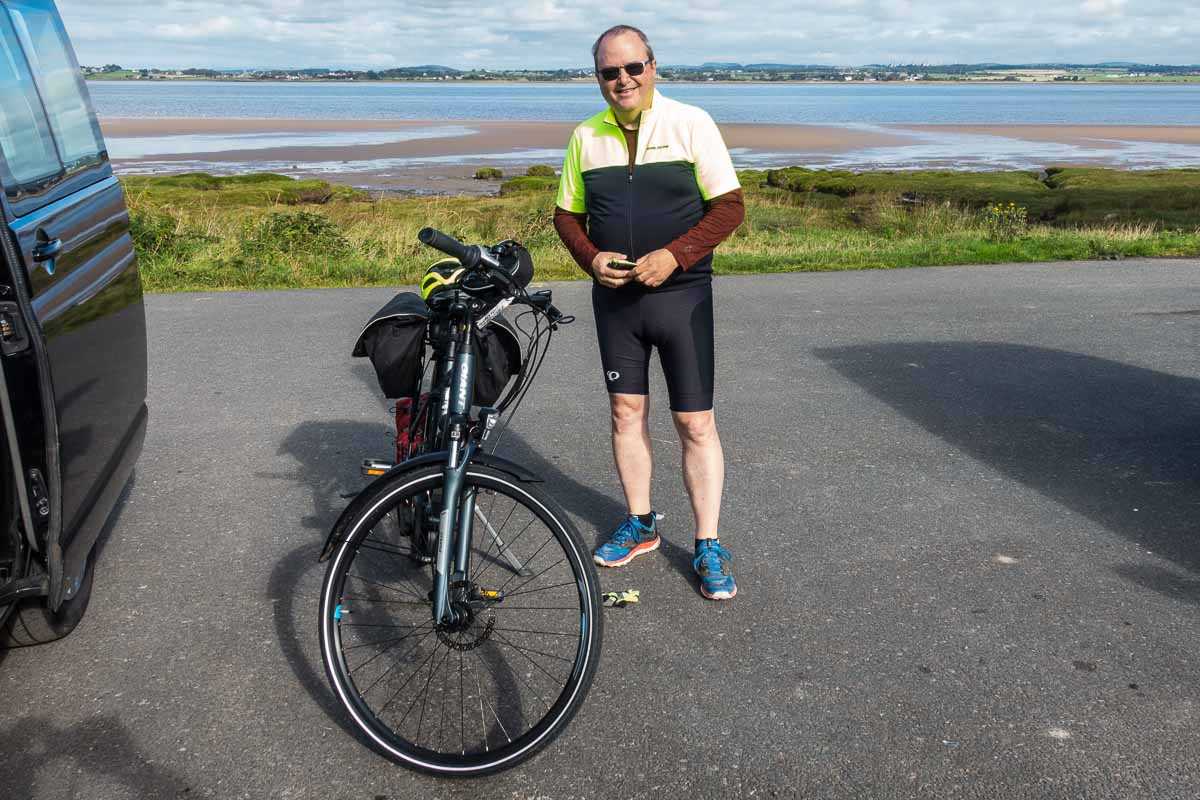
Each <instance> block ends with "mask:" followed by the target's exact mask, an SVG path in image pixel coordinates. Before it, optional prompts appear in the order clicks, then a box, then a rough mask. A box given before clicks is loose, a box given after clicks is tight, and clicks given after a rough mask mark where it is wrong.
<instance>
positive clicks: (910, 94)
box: [88, 81, 1200, 125]
mask: <svg viewBox="0 0 1200 800" xmlns="http://www.w3.org/2000/svg"><path fill="white" fill-rule="evenodd" d="M88 86H89V88H90V90H91V94H92V99H93V101H94V103H95V105H96V111H97V113H99V115H100V116H101V117H206V118H223V117H241V118H280V119H288V118H290V119H330V120H334V119H397V120H529V121H537V120H544V121H579V120H583V119H585V118H587V117H589V116H591V115H592V114H594V113H595V112H596V111H598V110H599V109H601V108H603V100H602V99H601V97H600V93H599V90H598V89H597V87H596V85H595V84H593V83H540V84H521V83H474V84H460V83H452V82H431V83H383V82H380V83H350V82H345V83H250V82H247V83H239V82H218V81H195V82H185V81H162V82H149V81H147V82H140V81H111V82H108V81H91V82H89V83H88ZM660 89H661V90H662V91H663V93H664V94H667V95H669V96H670V97H673V98H675V99H677V100H681V101H683V102H685V103H693V104H695V105H699V106H701V107H702V108H704V109H706V110H707V111H708V112H709V113H710V114H712V116H713V118H714V119H716V120H717V121H718V122H763V123H779V124H782V123H792V124H795V123H809V124H835V125H844V124H855V123H859V124H862V123H865V124H904V123H909V124H913V123H944V124H972V123H982V124H986V123H1025V124H1044V123H1052V124H1076V125H1131V124H1136V125H1200V84H1174V85H1155V84H1135V85H1080V84H1067V83H1045V84H1024V83H997V84H978V83H972V84H927V83H905V84H896V83H872V84H862V83H855V84H807V83H804V84H782V83H781V84H717V83H712V84H705V83H681V84H670V83H662V84H660Z"/></svg>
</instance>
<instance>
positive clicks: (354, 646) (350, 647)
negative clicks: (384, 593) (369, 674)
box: [342, 625, 425, 667]
mask: <svg viewBox="0 0 1200 800" xmlns="http://www.w3.org/2000/svg"><path fill="white" fill-rule="evenodd" d="M409 627H412V626H409ZM423 627H425V626H423V625H418V626H417V630H420V629H421V628H423ZM416 633H417V631H416V630H414V631H413V632H412V633H406V634H404V635H403V636H401V637H399V638H397V639H380V640H379V641H377V642H362V643H360V644H351V645H346V646H345V647H343V648H342V649H343V650H357V649H358V648H360V647H372V646H374V645H377V644H387V643H388V642H403V641H404V640H405V639H407V638H409V637H410V636H415V635H416ZM359 666H360V667H362V666H365V664H360V665H359Z"/></svg>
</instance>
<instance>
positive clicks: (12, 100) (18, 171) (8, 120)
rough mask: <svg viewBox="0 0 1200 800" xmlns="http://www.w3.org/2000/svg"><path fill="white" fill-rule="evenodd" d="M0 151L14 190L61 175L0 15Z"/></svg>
mask: <svg viewBox="0 0 1200 800" xmlns="http://www.w3.org/2000/svg"><path fill="white" fill-rule="evenodd" d="M0 151H3V153H4V160H5V161H6V162H7V163H8V171H9V173H11V175H12V178H13V181H14V182H15V184H16V185H15V186H9V187H7V189H8V193H9V194H10V195H17V194H19V193H20V190H21V187H26V186H30V185H37V184H40V183H43V182H45V181H47V180H49V179H50V178H53V177H54V176H56V175H58V174H59V173H61V172H62V164H61V163H60V162H59V160H58V153H57V152H55V149H54V142H53V141H52V140H51V138H50V129H49V127H48V125H47V123H46V117H45V115H44V114H43V113H42V104H41V102H40V101H39V100H38V94H37V89H36V88H34V85H33V77H32V76H31V75H30V72H29V64H28V63H27V62H26V61H25V56H24V54H23V53H22V52H21V48H20V46H19V45H18V44H17V37H16V34H15V32H14V31H13V28H12V26H11V25H9V24H8V21H7V20H5V19H4V18H3V16H2V15H0Z"/></svg>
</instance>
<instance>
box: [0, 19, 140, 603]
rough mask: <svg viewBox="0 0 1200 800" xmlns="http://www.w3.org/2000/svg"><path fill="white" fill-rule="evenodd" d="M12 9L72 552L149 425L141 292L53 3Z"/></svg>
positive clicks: (13, 81) (7, 66)
mask: <svg viewBox="0 0 1200 800" xmlns="http://www.w3.org/2000/svg"><path fill="white" fill-rule="evenodd" d="M0 9H2V10H3V13H0V49H2V50H3V53H2V55H3V59H2V63H0V73H2V74H0V108H2V109H3V113H2V114H0V118H2V119H0V127H2V128H3V130H0V150H2V151H3V156H4V166H3V169H0V183H3V186H4V205H5V209H6V211H7V217H8V223H9V225H10V227H11V229H12V231H13V233H14V234H15V236H16V241H17V246H18V249H19V251H20V259H21V261H22V265H23V267H24V269H25V273H26V277H27V285H28V291H29V294H30V301H31V305H32V308H33V313H34V316H35V317H36V319H37V323H38V325H39V326H40V329H41V331H40V332H41V335H42V336H43V337H44V341H45V349H46V353H47V356H48V361H49V371H50V379H51V383H52V384H53V395H54V400H55V406H56V409H57V422H58V438H59V451H60V474H61V505H60V507H61V523H62V524H61V530H62V532H61V535H60V542H61V545H62V547H63V549H64V551H65V550H66V549H67V548H68V547H69V545H70V544H71V541H72V539H73V538H74V537H75V536H77V535H78V534H79V533H80V529H81V525H82V524H83V522H84V520H85V519H86V518H87V517H88V514H89V512H90V511H91V510H92V507H93V506H94V505H95V503H96V500H97V498H98V497H99V496H100V495H101V493H102V492H103V491H104V490H105V489H106V488H107V484H108V482H109V479H110V478H111V477H112V476H113V474H114V470H115V469H116V468H117V465H118V464H119V463H120V462H121V459H122V456H123V454H124V451H125V450H126V449H127V448H128V447H129V445H130V442H131V440H132V439H134V438H135V432H137V431H138V430H140V425H142V424H144V419H143V417H144V413H145V397H146V349H145V342H146V331H145V316H144V309H143V305H142V287H141V281H140V279H139V276H138V272H137V265H136V261H135V259H134V254H133V243H132V240H131V238H130V235H129V214H128V212H127V210H126V208H125V201H124V195H123V193H122V191H121V187H120V185H119V184H118V183H117V181H116V179H115V178H114V177H113V176H112V170H111V168H110V166H109V163H108V154H107V152H106V150H105V147H104V141H103V138H102V136H101V135H100V128H99V124H98V123H97V121H96V117H95V114H94V113H93V111H92V108H91V103H90V101H89V99H88V96H87V90H86V87H85V86H84V83H83V78H82V76H81V75H80V71H79V65H78V63H77V62H76V60H75V55H74V53H73V52H72V50H71V47H70V44H69V43H68V40H67V36H66V31H65V30H64V29H63V26H62V21H61V20H60V19H59V16H58V12H57V10H56V9H55V7H54V3H53V2H52V1H51V0H0ZM138 444H139V446H140V439H139V441H138ZM85 533H90V534H91V535H94V534H95V533H98V530H97V531H94V532H93V531H85ZM86 544H87V549H90V544H91V543H90V542H87V543H86ZM84 555H86V552H85V553H84ZM68 577H70V576H69V575H68ZM53 588H54V589H55V590H56V589H57V588H58V587H53ZM66 591H67V593H68V594H70V592H71V589H70V587H68V588H67V590H66ZM52 597H53V595H52Z"/></svg>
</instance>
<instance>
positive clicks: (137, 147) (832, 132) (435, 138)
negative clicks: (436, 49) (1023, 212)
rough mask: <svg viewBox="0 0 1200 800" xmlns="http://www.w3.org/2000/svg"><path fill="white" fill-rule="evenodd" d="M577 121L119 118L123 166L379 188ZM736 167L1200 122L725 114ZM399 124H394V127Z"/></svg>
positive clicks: (465, 165) (463, 168)
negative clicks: (777, 119)
mask: <svg viewBox="0 0 1200 800" xmlns="http://www.w3.org/2000/svg"><path fill="white" fill-rule="evenodd" d="M576 124H577V123H574V122H548V121H536V122H521V121H515V122H514V121H479V120H376V119H351V120H323V119H275V118H220V119H214V118H188V117H122V118H117V117H112V118H105V119H102V120H101V128H102V129H103V131H104V135H105V138H106V140H107V141H108V145H109V150H110V153H109V155H110V158H111V160H112V162H113V165H114V168H115V169H116V170H117V172H118V173H125V174H169V173H172V172H192V171H200V172H212V173H214V174H237V173H245V172H279V173H281V174H285V175H290V176H292V177H320V178H323V179H326V180H332V181H334V182H338V183H346V184H350V185H354V186H358V187H360V188H364V189H369V190H381V191H400V192H411V193H418V194H457V193H469V194H490V193H493V192H495V191H496V190H497V187H496V184H495V183H489V182H486V181H475V180H473V179H472V175H473V173H474V170H475V169H476V168H477V167H481V166H495V167H499V168H501V169H503V170H504V172H505V174H506V175H514V174H524V171H525V168H527V167H528V166H530V165H532V164H548V165H550V166H552V167H554V168H555V169H557V168H559V167H560V166H561V163H562V158H563V153H564V151H565V148H566V144H567V141H568V139H569V138H570V135H571V131H572V130H573V129H574V128H575V125H576ZM720 128H721V132H722V135H723V136H724V139H725V143H726V145H727V146H728V147H729V149H730V153H731V155H732V156H733V160H734V164H735V166H737V167H738V168H739V169H761V168H769V167H778V166H791V165H798V166H808V167H812V168H818V169H820V168H823V169H845V170H850V171H868V170H910V169H948V170H972V171H990V170H1002V169H1043V168H1045V167H1047V166H1065V165H1079V166H1110V167H1116V168H1132V169H1153V168H1171V167H1200V125H1161V124H1153V125H1089V124H1074V123H1048V124H1028V123H996V124H962V123H941V124H934V123H922V124H897V123H890V124H846V125H841V124H819V123H801V124H792V123H787V124H785V123H726V124H721V125H720ZM389 134H394V136H390V135H389Z"/></svg>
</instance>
